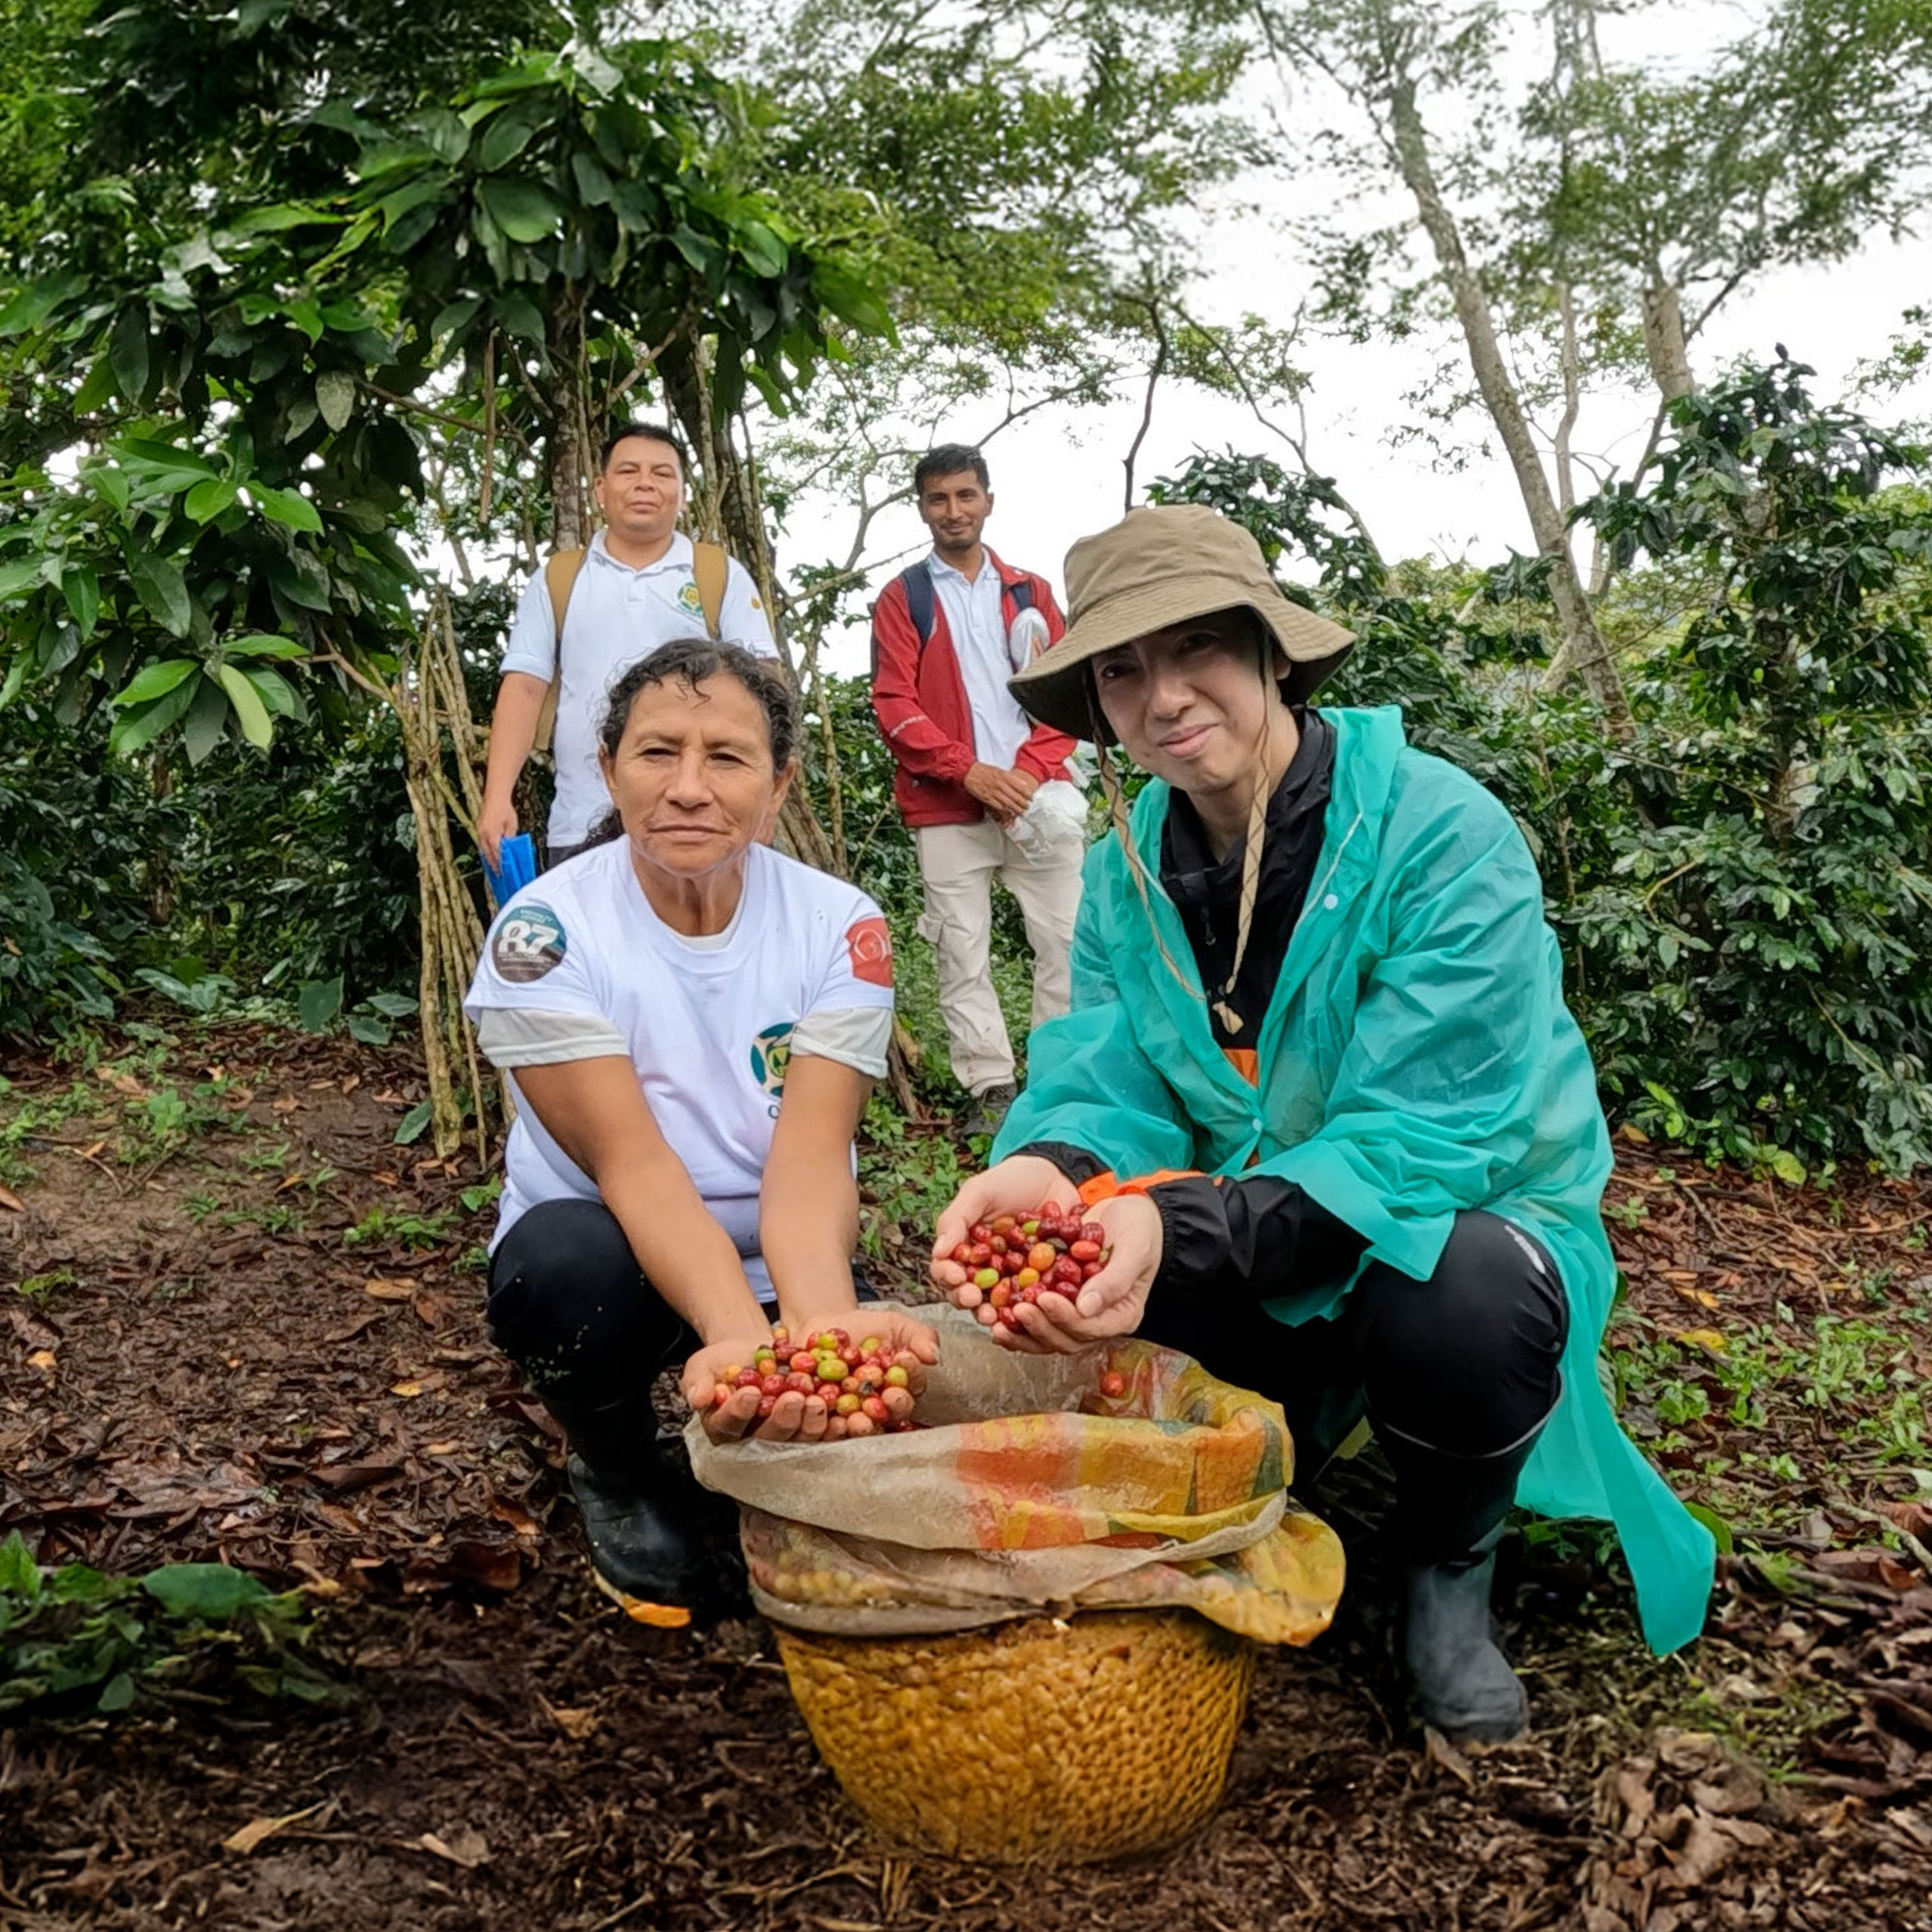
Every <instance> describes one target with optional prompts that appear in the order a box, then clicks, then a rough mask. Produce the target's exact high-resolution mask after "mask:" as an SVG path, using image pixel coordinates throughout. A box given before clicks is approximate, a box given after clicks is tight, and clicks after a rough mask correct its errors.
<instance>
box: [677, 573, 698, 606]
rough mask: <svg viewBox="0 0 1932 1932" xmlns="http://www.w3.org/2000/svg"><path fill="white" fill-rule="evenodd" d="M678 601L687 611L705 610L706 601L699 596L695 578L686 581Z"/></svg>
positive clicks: (679, 593)
mask: <svg viewBox="0 0 1932 1932" xmlns="http://www.w3.org/2000/svg"><path fill="white" fill-rule="evenodd" d="M678 602H679V603H680V604H681V605H683V606H684V607H685V609H686V610H687V611H702V610H703V608H704V599H703V598H702V597H700V595H698V594H697V580H696V579H695V578H688V579H687V580H685V586H684V588H683V589H681V590H680V591H679V592H678Z"/></svg>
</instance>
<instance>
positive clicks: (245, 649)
mask: <svg viewBox="0 0 1932 1932" xmlns="http://www.w3.org/2000/svg"><path fill="white" fill-rule="evenodd" d="M221 648H222V654H223V656H224V657H307V656H308V652H307V651H306V649H305V648H303V646H302V645H299V644H297V642H296V641H295V640H294V638H292V637H269V636H268V635H266V634H265V633H263V632H260V631H257V632H254V633H252V634H251V635H249V636H248V637H235V638H229V641H227V642H226V644H224V645H223V646H222V647H221Z"/></svg>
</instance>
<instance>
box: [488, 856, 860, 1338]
mask: <svg viewBox="0 0 1932 1932" xmlns="http://www.w3.org/2000/svg"><path fill="white" fill-rule="evenodd" d="M463 1010H464V1011H466V1013H468V1014H469V1017H471V1019H472V1020H481V1017H482V1016H483V1015H484V1014H486V1013H491V1012H510V1013H515V1012H523V1013H529V1014H536V1013H546V1014H558V1015H565V1014H568V1015H572V1016H575V1017H578V1018H580V1019H582V1020H589V1021H601V1022H603V1023H607V1024H608V1026H609V1027H610V1028H611V1029H612V1030H613V1031H614V1032H615V1034H616V1035H617V1038H618V1039H619V1040H620V1041H622V1042H623V1044H624V1047H625V1048H626V1049H627V1050H628V1051H629V1054H630V1058H631V1063H632V1066H635V1068H636V1069H637V1076H638V1084H640V1085H641V1087H642V1088H643V1089H644V1095H645V1100H646V1101H647V1102H648V1104H649V1106H650V1108H651V1117H652V1118H653V1119H654V1120H655V1121H656V1122H657V1127H658V1130H659V1131H660V1133H662V1134H663V1136H664V1138H665V1140H666V1143H668V1144H669V1146H670V1148H671V1149H672V1152H674V1153H675V1154H676V1155H677V1156H678V1159H679V1160H681V1161H682V1162H683V1163H684V1164H685V1171H686V1172H687V1173H688V1174H690V1176H691V1181H692V1184H693V1185H694V1186H695V1187H696V1188H697V1191H698V1193H699V1194H700V1196H701V1197H702V1198H703V1201H704V1204H705V1206H706V1207H707V1208H708V1209H709V1211H710V1212H711V1214H712V1215H713V1216H714V1217H715V1219H716V1220H718V1223H719V1224H720V1225H721V1226H722V1227H723V1228H724V1230H725V1232H727V1233H728V1234H729V1235H731V1238H732V1240H733V1241H734V1243H735V1244H737V1250H738V1252H739V1253H740V1254H741V1255H742V1256H743V1257H745V1264H746V1265H745V1272H746V1275H747V1276H748V1277H749V1279H750V1281H751V1284H752V1287H753V1288H754V1289H755V1291H757V1293H758V1294H759V1295H760V1296H761V1297H763V1298H764V1299H765V1300H770V1299H771V1297H772V1294H773V1290H772V1287H771V1277H770V1275H768V1273H767V1272H766V1270H765V1268H764V1263H762V1262H761V1261H760V1260H758V1187H759V1184H760V1183H761V1180H763V1178H764V1168H765V1163H766V1161H768V1158H770V1156H771V1137H772V1131H773V1128H774V1126H775V1124H776V1123H777V1118H778V1102H779V1096H780V1094H781V1093H782V1091H783V1088H784V1084H785V1069H786V1063H787V1062H788V1060H789V1057H790V1056H791V1053H792V1047H793V1029H795V1028H796V1027H798V1025H799V1023H800V1022H801V1021H802V1020H806V1019H807V1018H808V1017H817V1016H830V1015H839V1014H857V1013H859V1012H861V1011H872V1012H873V1013H875V1014H877V1016H878V1020H879V1026H880V1032H881V1035H882V1034H883V1032H884V1031H885V1029H888V1028H889V1026H890V1024H891V1012H892V945H891V938H890V937H889V936H888V932H887V928H886V923H885V919H884V915H883V914H881V912H880V911H879V909H878V906H875V904H873V903H872V900H869V898H867V897H866V895H865V894H863V892H860V891H859V890H858V889H857V888H856V887H854V886H851V885H848V884H846V883H845V881H844V880H842V879H838V878H832V876H831V875H830V874H829V873H826V872H818V871H816V870H815V869H814V868H812V867H811V866H805V865H801V864H800V863H798V860H795V859H788V858H786V857H783V856H782V855H781V854H779V853H777V852H774V851H772V850H771V848H770V847H769V846H766V845H752V846H751V847H749V848H748V849H747V850H746V854H745V883H744V890H743V893H742V894H741V895H740V898H739V902H738V909H737V912H736V913H735V914H734V916H733V918H732V921H731V925H730V926H729V928H728V929H727V930H726V931H724V933H723V934H718V935H716V936H715V937H712V938H710V939H706V940H686V939H684V938H681V937H679V935H678V934H676V933H675V932H673V931H672V930H671V928H669V926H667V925H666V924H664V922H663V920H661V919H660V918H658V916H657V914H656V912H654V911H653V910H652V909H651V902H650V900H648V899H647V898H646V897H645V894H644V888H642V887H641V885H639V884H638V881H637V875H636V874H635V872H634V871H633V870H632V866H631V857H630V844H629V841H628V840H626V839H623V838H615V839H613V840H611V841H610V842H609V843H608V844H603V845H598V846H596V847H594V848H592V850H591V851H588V852H583V853H580V854H578V856H577V857H575V858H574V859H570V860H566V861H565V863H563V864H562V865H561V866H556V867H554V868H553V869H552V870H550V871H549V872H546V873H544V874H543V875H542V877H541V878H538V879H537V880H536V881H534V882H533V883H532V884H530V885H528V886H527V887H525V888H524V890H523V891H521V892H519V893H518V894H517V895H516V896H515V898H513V899H512V900H511V901H510V903H509V905H508V906H506V907H505V908H504V909H503V911H502V912H500V914H499V915H497V919H496V921H495V923H494V924H493V925H492V926H491V929H490V935H489V937H488V940H486V941H485V944H484V948H483V957H482V958H481V960H480V961H478V964H477V968H476V974H475V978H474V979H473V980H472V981H471V983H470V988H469V997H468V998H467V999H466V1000H465V1001H464V1002H463ZM817 1030H818V1032H819V1033H820V1035H821V1037H823V1038H831V1037H832V1035H834V1034H835V1032H837V1030H838V1029H837V1027H836V1024H834V1025H833V1026H830V1027H826V1026H821V1027H820V1029H817ZM812 1050H813V1051H818V1052H821V1053H823V1054H824V1057H828V1058H832V1059H839V1060H847V1061H848V1063H851V1064H854V1065H859V1064H860V1063H861V1060H862V1056H860V1055H857V1054H848V1053H846V1052H844V1051H840V1050H839V1049H838V1048H836V1047H832V1048H829V1049H828V1048H826V1047H824V1046H823V1045H820V1044H814V1048H813V1049H812ZM876 1051H877V1052H878V1060H877V1061H876V1062H875V1063H867V1064H864V1065H863V1066H862V1070H863V1071H865V1072H883V1071H884V1048H883V1042H882V1039H881V1041H880V1042H879V1044H878V1047H877V1049H876ZM525 1057H526V1059H528V1058H533V1057H535V1056H534V1055H526V1056H525ZM553 1057H555V1058H557V1059H566V1058H569V1057H572V1056H571V1054H569V1053H568V1051H559V1052H558V1053H557V1054H555V1055H554V1056H553ZM510 1063H511V1064H512V1065H513V1064H514V1060H513V1059H512V1060H511V1061H510ZM504 1077H505V1078H506V1079H509V1080H510V1081H512V1084H514V1082H515V1074H514V1072H510V1071H507V1070H506V1072H505V1075H504ZM597 1198H598V1193H597V1184H596V1183H595V1181H593V1180H592V1179H591V1177H589V1175H588V1174H586V1173H585V1172H584V1171H583V1169H582V1168H580V1167H579V1166H578V1165H577V1163H576V1162H575V1161H573V1160H572V1159H571V1158H570V1156H569V1155H568V1154H566V1153H565V1152H564V1150H563V1149H562V1148H561V1147H560V1146H558V1144H557V1143H556V1142H555V1140H552V1137H550V1135H549V1134H548V1133H546V1131H544V1128H543V1123H542V1122H541V1121H539V1120H538V1119H537V1116H536V1115H535V1113H534V1112H533V1110H532V1109H531V1108H530V1107H529V1106H528V1105H526V1104H525V1103H523V1102H522V1101H521V1098H519V1100H518V1106H517V1110H516V1119H515V1123H514V1124H512V1127H511V1128H510V1132H509V1146H508V1148H507V1150H506V1154H505V1157H504V1177H503V1199H502V1201H501V1203H500V1206H499V1208H498V1211H497V1233H496V1240H497V1241H501V1240H502V1239H503V1236H504V1235H505V1234H506V1233H507V1232H509V1229H511V1227H512V1226H514V1225H515V1222H516V1220H517V1219H518V1217H519V1216H520V1215H521V1214H524V1213H525V1211H527V1210H528V1209H530V1208H531V1207H534V1206H535V1205H536V1204H537V1203H538V1202H539V1201H595V1199H597ZM492 1245H493V1246H494V1242H493V1243H492Z"/></svg>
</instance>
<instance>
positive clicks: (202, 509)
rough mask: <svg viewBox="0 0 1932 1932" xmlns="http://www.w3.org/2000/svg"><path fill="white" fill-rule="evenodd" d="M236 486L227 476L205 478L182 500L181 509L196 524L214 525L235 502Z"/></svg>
mask: <svg viewBox="0 0 1932 1932" xmlns="http://www.w3.org/2000/svg"><path fill="white" fill-rule="evenodd" d="M236 494H237V491H236V488H235V485H234V484H233V483H232V482H231V481H229V479H228V478H226V476H210V477H208V478H204V479H203V481H201V482H199V483H197V484H196V485H195V487H194V488H192V490H190V491H189V492H188V494H187V495H186V496H185V497H183V498H182V500H181V507H182V509H183V510H184V511H185V512H186V513H187V515H188V516H189V518H190V519H191V520H192V521H194V522H196V523H212V522H213V521H214V520H215V518H217V517H218V516H219V515H220V514H221V513H222V512H223V510H225V509H227V507H228V506H229V504H230V503H233V502H234V500H235V496H236Z"/></svg>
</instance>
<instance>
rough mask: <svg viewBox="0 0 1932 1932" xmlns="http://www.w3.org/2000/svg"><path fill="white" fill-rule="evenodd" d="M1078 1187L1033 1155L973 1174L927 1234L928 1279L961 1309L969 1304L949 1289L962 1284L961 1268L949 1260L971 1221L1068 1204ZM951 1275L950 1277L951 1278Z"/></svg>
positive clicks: (970, 1303)
mask: <svg viewBox="0 0 1932 1932" xmlns="http://www.w3.org/2000/svg"><path fill="white" fill-rule="evenodd" d="M1079 1198H1080V1191H1079V1189H1078V1188H1076V1187H1075V1186H1074V1184H1073V1183H1072V1182H1071V1181H1070V1180H1068V1179H1067V1177H1066V1175H1064V1174H1062V1173H1061V1172H1060V1170H1059V1168H1057V1167H1055V1166H1054V1164H1053V1163H1052V1161H1049V1160H1045V1159H1043V1158H1041V1156H1040V1155H1038V1154H1014V1155H1010V1156H1009V1157H1008V1158H1007V1159H1005V1160H1004V1161H1001V1162H1000V1163H999V1164H998V1166H997V1167H991V1168H987V1170H986V1172H985V1173H984V1174H975V1175H974V1177H973V1178H972V1179H971V1180H969V1181H968V1182H967V1183H966V1184H965V1186H964V1187H962V1188H961V1189H960V1190H959V1192H958V1193H957V1194H955V1195H954V1196H953V1197H952V1200H951V1201H949V1202H948V1203H947V1204H946V1208H945V1211H943V1213H942V1214H940V1217H939V1226H938V1227H937V1229H935V1230H934V1235H933V1265H932V1269H931V1273H932V1278H933V1280H934V1281H935V1282H936V1283H937V1284H938V1285H939V1286H940V1287H943V1288H944V1289H945V1290H946V1292H947V1294H949V1295H952V1299H953V1300H954V1302H955V1303H956V1304H957V1305H958V1306H959V1307H961V1308H971V1307H973V1306H975V1305H976V1303H977V1298H978V1297H977V1291H975V1294H974V1300H971V1301H961V1300H960V1299H959V1297H958V1296H957V1295H953V1294H952V1291H953V1290H954V1289H955V1287H961V1286H964V1285H965V1284H966V1271H965V1269H963V1268H961V1266H959V1264H958V1263H957V1262H955V1261H954V1260H952V1251H953V1250H954V1249H955V1247H958V1245H959V1244H960V1243H961V1241H964V1239H965V1238H966V1230H967V1229H968V1228H970V1227H971V1226H973V1225H974V1223H976V1222H979V1221H990V1220H992V1218H993V1217H994V1216H995V1215H996V1214H1031V1213H1032V1211H1033V1210H1034V1209H1035V1207H1045V1206H1046V1204H1048V1202H1049V1201H1051V1202H1052V1204H1054V1206H1055V1207H1072V1206H1074V1205H1075V1204H1076V1203H1077V1202H1078V1201H1079ZM955 1275H956V1276H957V1279H956V1280H955V1279H954V1276H955Z"/></svg>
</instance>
